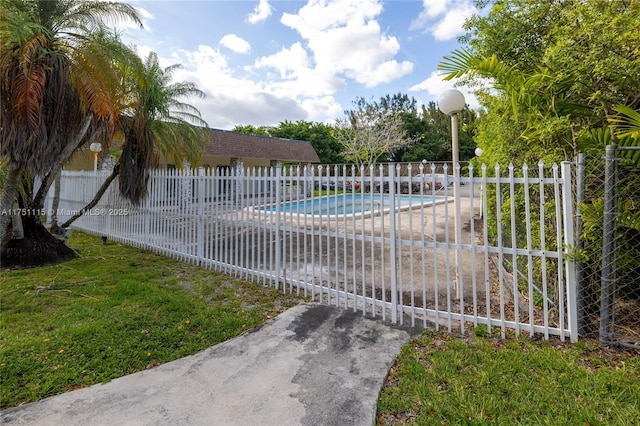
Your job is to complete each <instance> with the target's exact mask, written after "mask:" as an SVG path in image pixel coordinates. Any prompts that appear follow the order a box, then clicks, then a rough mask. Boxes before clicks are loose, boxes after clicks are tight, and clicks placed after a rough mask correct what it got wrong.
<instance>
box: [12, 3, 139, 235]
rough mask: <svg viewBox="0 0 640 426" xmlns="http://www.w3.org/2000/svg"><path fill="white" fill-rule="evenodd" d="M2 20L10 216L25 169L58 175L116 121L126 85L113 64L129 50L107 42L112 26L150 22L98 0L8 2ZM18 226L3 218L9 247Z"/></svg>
mask: <svg viewBox="0 0 640 426" xmlns="http://www.w3.org/2000/svg"><path fill="white" fill-rule="evenodd" d="M0 17H1V18H0V19H1V25H0V70H1V71H0V84H1V86H0V87H1V89H2V90H1V95H0V96H1V98H0V144H1V145H0V156H2V157H4V158H6V159H7V161H8V169H7V176H6V180H5V182H4V185H3V191H2V198H1V200H0V211H4V212H5V213H6V212H8V211H10V208H11V206H13V204H14V202H15V201H16V198H17V194H18V192H19V179H20V176H21V175H22V173H23V172H24V171H27V172H29V173H30V174H31V175H32V176H43V177H49V178H51V177H52V176H54V175H55V173H54V174H53V175H52V171H54V170H55V169H59V167H61V164H62V163H63V162H64V161H66V160H67V159H68V158H69V157H70V156H71V154H72V153H73V151H75V150H76V149H77V148H78V147H79V146H80V145H81V144H83V143H84V142H85V141H86V140H88V139H87V138H88V137H90V136H91V135H93V134H96V133H97V132H99V131H104V130H105V129H108V127H109V126H112V125H113V124H115V123H116V121H117V118H118V116H119V113H120V108H119V105H120V101H119V99H120V97H119V96H120V93H119V92H120V90H119V87H120V82H121V81H120V78H119V75H118V74H117V72H116V69H115V68H114V67H113V66H112V64H113V54H114V52H116V53H117V52H121V51H122V46H121V45H118V44H114V38H113V37H105V34H106V33H107V22H108V21H109V20H112V19H115V20H118V19H128V20H131V21H133V22H135V23H136V24H138V25H142V24H141V21H140V18H139V16H138V13H137V11H136V10H135V9H134V8H133V7H132V6H129V5H127V4H123V3H117V2H102V1H100V2H96V1H90V0H36V1H32V0H0ZM22 201H23V203H24V202H25V200H22ZM29 201H30V200H26V202H27V203H28V202H29ZM25 205H26V204H25ZM32 220H33V222H34V223H35V222H36V220H35V218H33V219H32ZM10 221H11V215H9V214H3V215H0V244H1V245H2V246H4V244H5V242H6V241H5V236H6V233H7V228H8V225H9V222H10Z"/></svg>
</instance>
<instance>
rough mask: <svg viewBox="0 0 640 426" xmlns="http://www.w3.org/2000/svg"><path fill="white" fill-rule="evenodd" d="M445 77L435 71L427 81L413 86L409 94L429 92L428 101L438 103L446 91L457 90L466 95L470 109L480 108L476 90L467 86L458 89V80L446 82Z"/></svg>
mask: <svg viewBox="0 0 640 426" xmlns="http://www.w3.org/2000/svg"><path fill="white" fill-rule="evenodd" d="M443 77H444V73H443V72H440V71H434V72H432V73H431V75H430V76H429V77H428V78H427V79H425V80H423V81H422V82H420V83H418V84H416V85H413V86H411V87H410V88H409V92H422V91H424V92H427V95H428V97H429V98H430V99H428V101H434V102H437V101H438V98H439V97H440V95H441V94H442V93H443V92H444V91H445V90H449V89H457V90H459V91H460V92H462V94H463V95H464V99H465V101H466V103H467V105H469V108H472V109H475V108H479V107H480V104H479V102H478V100H477V99H476V97H475V95H474V94H473V90H474V89H470V88H469V87H466V86H460V87H456V84H457V81H456V80H450V81H445V80H443Z"/></svg>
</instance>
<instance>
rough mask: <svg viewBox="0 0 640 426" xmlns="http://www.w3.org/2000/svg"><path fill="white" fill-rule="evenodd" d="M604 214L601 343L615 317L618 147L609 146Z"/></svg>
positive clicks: (606, 164)
mask: <svg viewBox="0 0 640 426" xmlns="http://www.w3.org/2000/svg"><path fill="white" fill-rule="evenodd" d="M604 173H605V174H604V212H603V226H602V228H603V235H602V276H601V282H600V336H599V340H600V343H601V344H603V345H606V344H608V343H609V342H610V341H611V337H612V332H611V327H612V326H613V323H612V316H613V312H612V311H613V309H612V307H613V291H614V288H615V269H614V268H613V257H614V255H615V253H614V250H615V247H614V235H613V233H614V230H615V222H616V191H615V184H616V147H615V145H607V148H606V151H605V169H604Z"/></svg>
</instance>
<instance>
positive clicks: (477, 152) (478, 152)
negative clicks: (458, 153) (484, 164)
mask: <svg viewBox="0 0 640 426" xmlns="http://www.w3.org/2000/svg"><path fill="white" fill-rule="evenodd" d="M475 153H476V157H480V156H481V155H482V153H484V150H483V149H482V148H476V150H475Z"/></svg>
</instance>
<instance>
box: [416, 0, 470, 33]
mask: <svg viewBox="0 0 640 426" xmlns="http://www.w3.org/2000/svg"><path fill="white" fill-rule="evenodd" d="M422 5H423V7H424V9H423V11H422V12H421V13H420V15H419V16H418V17H417V18H416V19H415V20H414V21H413V22H412V23H411V26H410V27H409V29H411V30H424V31H425V32H428V33H430V34H431V35H432V36H433V37H434V38H435V39H436V40H439V41H446V40H451V39H453V38H455V37H457V36H459V35H462V34H464V32H465V31H464V29H463V28H462V26H463V25H464V22H465V21H466V20H467V19H468V18H470V17H471V16H472V15H473V14H474V13H476V11H477V10H476V8H475V7H474V6H473V4H472V2H471V1H470V0H422Z"/></svg>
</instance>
